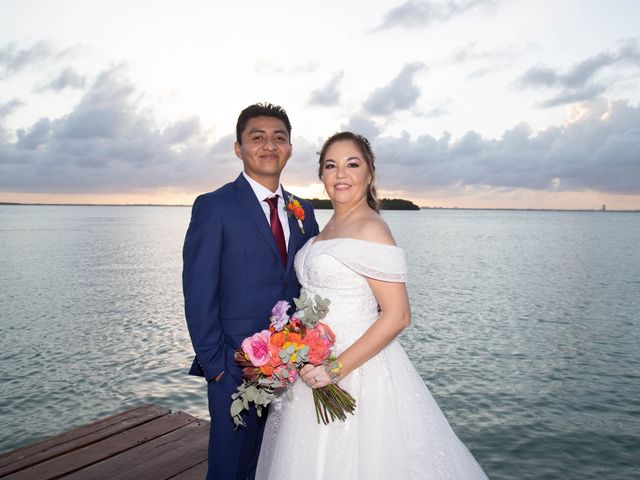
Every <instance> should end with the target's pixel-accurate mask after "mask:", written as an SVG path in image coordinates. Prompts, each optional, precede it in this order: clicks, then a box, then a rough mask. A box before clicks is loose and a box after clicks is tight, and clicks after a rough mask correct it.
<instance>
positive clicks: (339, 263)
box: [295, 238, 407, 353]
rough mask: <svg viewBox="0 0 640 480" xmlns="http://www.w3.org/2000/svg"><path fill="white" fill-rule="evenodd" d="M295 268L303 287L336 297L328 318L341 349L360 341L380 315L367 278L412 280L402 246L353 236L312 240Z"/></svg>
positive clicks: (296, 259)
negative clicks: (408, 276)
mask: <svg viewBox="0 0 640 480" xmlns="http://www.w3.org/2000/svg"><path fill="white" fill-rule="evenodd" d="M295 268H296V274H297V275H298V279H299V280H300V284H301V285H302V288H303V289H305V290H306V291H307V292H308V293H309V294H311V295H316V294H317V295H320V296H321V297H323V298H328V299H329V300H331V305H330V306H329V314H328V315H327V317H326V320H325V321H326V323H328V324H329V325H331V328H332V329H333V330H334V332H335V333H336V336H337V342H336V345H335V350H336V352H337V353H339V352H340V351H342V350H343V349H344V348H346V347H348V346H349V345H350V344H351V343H353V342H354V341H355V340H357V338H358V337H359V336H360V335H362V333H364V331H365V330H366V329H367V328H368V327H369V326H370V325H371V323H372V322H373V321H374V320H375V319H376V318H377V316H378V303H377V301H376V299H375V297H374V296H373V292H372V291H371V288H370V287H369V284H368V282H367V277H368V278H372V279H375V280H382V281H386V282H406V280H407V267H406V262H405V256H404V251H403V250H402V249H401V248H399V247H396V246H393V245H385V244H382V243H376V242H370V241H366V240H357V239H353V238H335V239H331V240H317V239H316V238H312V239H311V240H309V241H308V242H307V244H306V245H305V246H304V247H302V249H301V250H300V251H299V252H298V254H297V255H296V258H295ZM338 312H339V314H338Z"/></svg>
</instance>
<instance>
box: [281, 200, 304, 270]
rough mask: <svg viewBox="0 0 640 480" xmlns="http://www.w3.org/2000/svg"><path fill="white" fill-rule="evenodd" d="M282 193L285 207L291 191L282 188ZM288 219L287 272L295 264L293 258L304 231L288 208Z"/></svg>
mask: <svg viewBox="0 0 640 480" xmlns="http://www.w3.org/2000/svg"><path fill="white" fill-rule="evenodd" d="M282 195H283V196H284V204H285V207H286V205H287V204H288V203H289V196H290V195H291V194H290V193H289V192H287V191H285V189H284V188H283V189H282ZM287 219H288V220H289V245H287V272H288V271H289V269H290V268H291V267H292V265H293V259H294V257H295V256H296V252H297V250H298V245H299V244H300V241H301V240H302V232H301V231H300V225H298V220H297V219H296V217H295V215H289V211H288V210H287Z"/></svg>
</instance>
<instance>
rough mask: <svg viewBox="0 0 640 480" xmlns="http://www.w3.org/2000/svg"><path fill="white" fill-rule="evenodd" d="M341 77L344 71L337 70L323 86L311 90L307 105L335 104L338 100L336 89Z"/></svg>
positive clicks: (338, 95)
mask: <svg viewBox="0 0 640 480" xmlns="http://www.w3.org/2000/svg"><path fill="white" fill-rule="evenodd" d="M343 78H344V72H343V71H342V72H338V73H336V74H335V75H334V76H333V78H331V80H329V83H327V84H326V85H325V86H324V87H322V88H319V89H317V90H314V91H313V92H311V96H310V98H309V105H320V106H323V107H330V106H333V105H337V103H338V101H339V100H340V90H339V89H338V85H339V84H340V81H341V80H342V79H343Z"/></svg>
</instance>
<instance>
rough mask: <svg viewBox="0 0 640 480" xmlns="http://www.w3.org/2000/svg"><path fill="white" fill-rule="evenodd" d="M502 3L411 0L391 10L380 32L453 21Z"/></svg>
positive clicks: (386, 15) (383, 21) (468, 0)
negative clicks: (473, 11)
mask: <svg viewBox="0 0 640 480" xmlns="http://www.w3.org/2000/svg"><path fill="white" fill-rule="evenodd" d="M500 3H501V2H500V1H498V0H467V1H465V2H454V1H448V2H434V1H418V0H409V1H407V2H405V3H403V4H402V5H400V6H398V7H395V8H392V9H391V10H389V11H388V12H387V13H386V14H385V16H384V18H383V20H382V23H381V24H380V26H379V27H378V30H385V29H389V28H394V27H400V28H422V27H427V26H429V25H430V24H432V23H440V22H446V21H448V20H451V19H452V18H454V17H457V16H459V15H462V14H464V13H466V12H469V11H471V10H476V9H478V10H479V9H489V10H493V9H495V8H496V7H497V6H498V5H499V4H500Z"/></svg>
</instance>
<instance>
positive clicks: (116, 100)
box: [0, 65, 240, 194]
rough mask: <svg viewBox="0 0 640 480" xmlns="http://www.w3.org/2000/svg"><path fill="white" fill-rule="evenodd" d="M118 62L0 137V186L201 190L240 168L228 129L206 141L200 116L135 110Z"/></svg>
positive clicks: (135, 99) (134, 96) (135, 98)
mask: <svg viewBox="0 0 640 480" xmlns="http://www.w3.org/2000/svg"><path fill="white" fill-rule="evenodd" d="M140 99H141V95H140V93H139V92H138V91H137V90H136V88H135V87H134V86H133V84H132V82H131V81H130V79H129V76H128V71H127V68H126V66H123V65H119V66H115V67H113V68H110V69H109V70H106V71H103V72H102V73H101V74H100V75H98V77H97V79H96V80H95V82H94V83H93V84H92V85H91V86H90V87H89V89H88V91H87V92H86V93H85V94H84V95H83V97H82V98H81V99H80V101H79V102H78V103H77V105H76V106H75V107H74V108H73V110H72V111H71V112H70V113H69V114H68V115H65V116H63V117H60V118H55V119H50V118H41V119H39V120H38V121H37V122H35V123H34V124H33V125H32V126H31V127H29V128H24V129H20V130H18V131H16V132H15V137H17V140H15V141H10V140H8V138H9V137H8V136H5V137H4V139H0V189H1V190H4V191H14V192H43V193H89V194H92V193H125V192H126V193H128V192H140V191H144V190H146V189H153V188H166V187H174V188H176V189H186V190H188V189H198V190H202V191H203V190H207V189H210V188H212V187H213V186H216V185H219V183H220V182H221V180H222V179H224V180H228V179H230V178H232V177H234V176H235V175H237V173H238V171H239V166H240V161H239V160H237V159H236V158H235V156H234V154H233V148H232V147H233V135H232V134H229V135H228V136H225V137H223V138H221V139H220V140H218V141H217V142H215V143H212V142H211V141H210V140H209V139H207V138H206V137H205V136H204V135H203V134H202V129H201V125H200V120H199V119H198V118H187V119H184V120H179V121H177V122H175V123H173V124H171V125H168V126H166V127H165V128H160V127H158V126H157V125H156V123H155V122H154V120H153V118H152V116H151V114H150V113H149V112H148V111H147V110H145V109H143V108H142V106H141V104H140Z"/></svg>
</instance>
